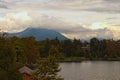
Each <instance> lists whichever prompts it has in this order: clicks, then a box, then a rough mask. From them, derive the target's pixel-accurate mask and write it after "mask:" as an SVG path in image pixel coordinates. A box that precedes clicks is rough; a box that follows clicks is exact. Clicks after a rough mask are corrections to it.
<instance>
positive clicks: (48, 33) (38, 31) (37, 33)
mask: <svg viewBox="0 0 120 80" xmlns="http://www.w3.org/2000/svg"><path fill="white" fill-rule="evenodd" d="M10 36H17V37H29V36H33V37H35V38H36V40H45V39H46V38H49V39H54V38H56V37H57V38H58V39H59V40H65V39H67V38H66V37H65V36H63V35H62V34H61V33H59V32H57V31H55V30H50V29H45V28H27V29H25V30H24V31H21V32H18V33H10Z"/></svg>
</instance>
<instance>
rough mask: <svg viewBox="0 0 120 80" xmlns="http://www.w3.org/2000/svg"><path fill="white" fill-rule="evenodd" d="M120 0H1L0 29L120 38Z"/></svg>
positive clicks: (81, 36)
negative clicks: (29, 29) (48, 31)
mask: <svg viewBox="0 0 120 80" xmlns="http://www.w3.org/2000/svg"><path fill="white" fill-rule="evenodd" d="M119 8H120V0H0V29H1V30H2V31H5V32H20V31H22V30H24V29H26V28H29V27H34V28H38V27H39V28H47V29H53V30H56V31H59V32H60V33H61V34H63V35H65V36H66V37H68V38H71V39H74V38H77V39H90V38H92V37H99V38H105V39H110V38H113V39H120V9H119Z"/></svg>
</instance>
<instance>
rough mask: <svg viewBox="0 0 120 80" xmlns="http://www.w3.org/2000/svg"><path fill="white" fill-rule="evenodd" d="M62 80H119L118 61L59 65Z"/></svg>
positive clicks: (119, 66) (119, 68) (119, 69)
mask: <svg viewBox="0 0 120 80" xmlns="http://www.w3.org/2000/svg"><path fill="white" fill-rule="evenodd" d="M60 67H61V68H62V69H61V72H60V73H59V74H60V75H61V76H62V77H63V78H64V80H120V62H119V61H87V62H81V63H60Z"/></svg>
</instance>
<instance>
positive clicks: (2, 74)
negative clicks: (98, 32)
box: [0, 32, 120, 80]
mask: <svg viewBox="0 0 120 80" xmlns="http://www.w3.org/2000/svg"><path fill="white" fill-rule="evenodd" d="M50 56H53V57H52V58H51V57H50ZM85 60H113V61H114V60H120V40H113V39H102V40H99V39H97V38H92V39H91V40H90V41H89V42H87V41H81V40H80V39H74V40H70V39H67V40H62V41H60V40H59V39H58V38H57V37H56V38H55V39H53V40H49V39H46V40H43V41H36V40H35V38H34V37H25V38H18V37H15V36H14V37H8V36H7V34H6V33H2V32H1V33H0V80H22V79H21V77H20V76H21V75H20V74H19V72H18V69H19V68H20V66H21V65H28V64H29V65H32V64H36V65H35V67H36V68H38V72H39V71H41V70H44V71H43V72H45V71H46V70H47V72H45V74H44V76H46V75H48V74H50V76H51V75H52V77H48V78H49V79H44V76H42V77H41V78H40V79H38V78H36V79H35V80H42V78H43V79H44V80H63V79H62V78H59V77H58V78H56V76H57V72H59V65H58V62H72V61H73V62H80V61H85ZM39 62H40V63H39ZM52 62H53V63H52ZM46 65H47V66H48V67H49V68H48V67H46V68H45V67H44V66H46ZM42 67H44V68H45V69H42ZM54 69H55V70H54ZM52 70H54V71H52ZM41 74H42V73H38V74H34V76H37V75H41ZM42 75H43V74H42Z"/></svg>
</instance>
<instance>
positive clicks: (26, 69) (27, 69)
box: [18, 66, 33, 75]
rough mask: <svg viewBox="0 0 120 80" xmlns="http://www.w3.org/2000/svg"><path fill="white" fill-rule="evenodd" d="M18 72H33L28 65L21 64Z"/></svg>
mask: <svg viewBox="0 0 120 80" xmlns="http://www.w3.org/2000/svg"><path fill="white" fill-rule="evenodd" d="M18 71H19V72H20V73H22V74H23V73H26V74H29V75H32V73H33V70H32V69H30V68H28V67H26V66H23V67H22V68H20V69H19V70H18Z"/></svg>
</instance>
